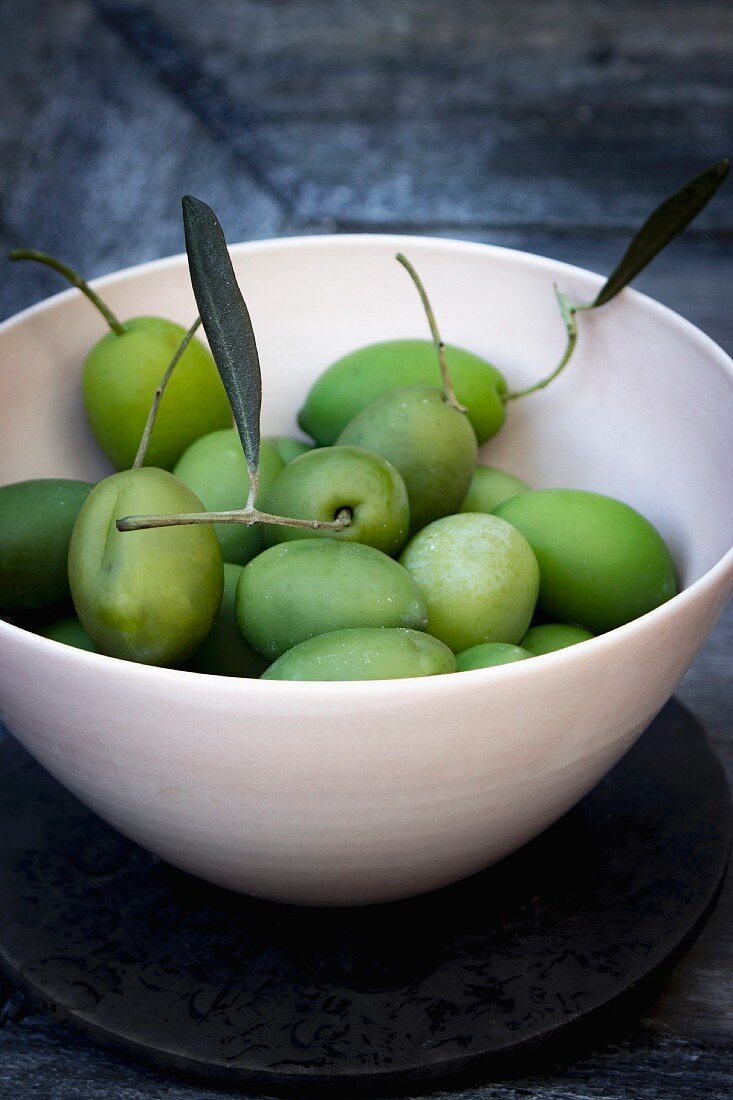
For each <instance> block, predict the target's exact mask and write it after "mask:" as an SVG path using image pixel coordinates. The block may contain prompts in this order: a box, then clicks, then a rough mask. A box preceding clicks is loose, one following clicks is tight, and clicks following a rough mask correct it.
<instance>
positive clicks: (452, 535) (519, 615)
mask: <svg viewBox="0 0 733 1100" xmlns="http://www.w3.org/2000/svg"><path fill="white" fill-rule="evenodd" d="M400 561H401V562H402V564H403V565H404V566H405V568H406V569H407V570H408V572H410V573H411V574H412V576H413V577H414V578H415V580H416V581H417V583H418V585H419V586H420V589H421V590H422V592H423V593H424V595H425V599H426V601H427V605H428V633H430V634H433V635H434V636H435V637H436V638H440V640H441V641H442V642H445V644H446V645H448V646H450V648H451V649H452V650H453V652H454V653H462V652H463V650H465V649H469V648H470V647H472V646H475V645H480V644H481V643H482V642H511V643H512V644H517V643H518V642H519V640H520V639H521V638H522V637H523V636H524V634H525V633H526V630H527V627H528V626H529V624H530V621H531V619H532V612H533V611H534V607H535V603H536V601H537V588H538V584H539V570H538V568H537V562H536V561H535V557H534V554H533V553H532V551H531V549H530V547H529V544H528V543H527V540H526V539H525V538H524V537H523V536H522V535H520V533H519V532H518V531H517V530H515V528H513V527H512V526H511V525H510V524H509V523H505V522H504V521H503V520H499V519H498V517H497V516H487V515H485V514H484V513H482V512H462V513H460V514H459V515H455V516H446V517H445V519H439V520H436V521H435V523H431V524H429V525H428V526H427V527H424V528H423V530H422V531H420V533H419V534H417V535H415V537H414V538H413V539H412V540H411V541H410V542H408V544H407V546H406V547H405V549H404V550H403V551H402V554H401V556H400Z"/></svg>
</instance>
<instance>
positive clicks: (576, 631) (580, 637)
mask: <svg viewBox="0 0 733 1100" xmlns="http://www.w3.org/2000/svg"><path fill="white" fill-rule="evenodd" d="M593 637H594V635H593V634H591V632H590V630H584V629H583V627H582V626H573V625H572V624H571V623H542V624H541V625H540V626H531V627H530V628H529V630H528V631H527V633H526V634H525V635H524V637H523V638H522V646H523V648H524V649H528V650H529V652H530V653H531V654H532V655H533V656H534V657H541V656H542V654H543V653H554V652H555V650H556V649H567V647H568V646H570V645H577V644H578V642H587V641H588V639H589V638H593Z"/></svg>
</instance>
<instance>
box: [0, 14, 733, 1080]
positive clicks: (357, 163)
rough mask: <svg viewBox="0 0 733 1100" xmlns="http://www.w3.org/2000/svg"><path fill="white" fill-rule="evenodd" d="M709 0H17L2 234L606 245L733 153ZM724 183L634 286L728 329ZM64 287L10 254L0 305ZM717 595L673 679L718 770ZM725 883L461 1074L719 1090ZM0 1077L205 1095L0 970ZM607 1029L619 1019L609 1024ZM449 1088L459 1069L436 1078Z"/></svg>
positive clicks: (727, 25) (729, 96)
mask: <svg viewBox="0 0 733 1100" xmlns="http://www.w3.org/2000/svg"><path fill="white" fill-rule="evenodd" d="M732 30H733V9H731V7H730V5H729V4H727V3H724V2H722V0H701V2H698V3H695V4H691V3H689V2H685V0H615V2H614V3H612V4H609V3H603V2H601V0H589V2H587V3H584V4H582V5H578V4H571V3H570V0H547V2H545V3H542V4H537V3H533V2H532V0H514V2H510V0H496V2H494V3H492V4H486V3H484V2H482V0H461V2H458V3H455V4H449V3H446V2H445V0H374V2H373V3H371V4H369V5H365V4H363V3H360V2H358V0H207V3H206V4H200V3H198V2H196V0H139V2H133V0H54V3H53V4H48V3H44V0H6V2H5V3H4V4H3V5H2V7H1V8H0V95H1V96H2V103H3V110H2V111H0V199H1V202H2V205H1V207H0V246H2V248H3V250H4V249H5V248H6V247H9V246H11V245H24V244H27V245H33V246H35V247H39V248H45V249H47V250H50V251H55V252H57V253H59V254H61V255H62V256H63V257H64V258H65V259H67V260H68V261H69V262H71V263H73V264H75V265H76V266H78V267H79V268H80V269H81V270H83V271H84V272H85V273H86V274H88V275H90V276H93V275H98V274H101V273H103V272H106V271H111V270H114V269H116V268H119V267H123V266H127V265H129V264H133V263H137V262H140V261H142V260H146V259H152V258H155V257H157V256H161V255H166V254H169V253H172V252H179V251H181V250H182V248H183V239H182V231H181V224H180V213H179V209H180V205H179V204H180V196H181V195H182V194H183V193H184V192H187V191H188V192H192V193H194V194H197V195H200V196H201V197H202V198H204V199H206V201H208V202H210V203H211V204H212V205H213V206H214V208H215V209H216V211H217V213H218V214H219V215H220V218H221V220H222V224H223V225H224V228H225V230H226V232H227V236H228V238H229V239H230V240H244V239H252V238H261V237H268V236H273V235H282V234H286V233H305V232H333V231H340V230H361V229H366V230H374V231H378V230H381V229H399V230H404V231H406V232H419V233H428V234H442V235H449V236H458V237H465V238H468V239H472V240H487V241H492V242H494V243H499V244H506V245H508V246H511V247H518V248H524V249H526V250H528V251H537V252H540V253H543V254H546V255H552V256H556V257H558V258H560V259H564V260H568V261H570V262H573V263H578V264H580V265H582V266H586V267H590V268H592V269H595V270H598V271H608V270H610V268H611V267H612V266H613V263H614V262H615V261H616V259H617V258H618V256H619V255H620V253H621V251H622V250H623V248H624V246H625V244H626V241H627V239H628V233H629V231H630V230H632V229H633V228H635V227H636V225H637V223H638V222H639V220H640V219H641V218H643V217H644V215H645V214H646V213H647V212H648V211H649V209H650V208H651V207H652V206H653V205H654V204H655V203H656V202H658V201H659V200H660V199H661V198H662V197H664V195H665V194H667V193H668V192H669V191H670V190H671V189H673V188H674V187H675V186H678V185H679V184H680V183H682V182H683V181H684V180H685V179H686V178H688V177H689V176H691V175H693V174H694V173H695V172H696V171H698V170H699V169H700V168H701V167H703V166H704V165H705V164H706V163H707V162H709V161H713V160H715V159H717V158H718V157H719V156H721V155H723V154H725V153H726V152H727V153H728V154H730V153H731V151H733V91H732V89H731V84H730V80H729V75H730V66H731V53H733V49H732V48H731V31H732ZM732 242H733V187H731V186H730V185H728V186H727V188H726V189H725V190H724V191H723V192H721V194H720V195H719V197H718V199H717V200H716V201H715V204H714V206H712V207H711V208H710V210H709V211H707V212H706V213H705V215H704V216H703V218H701V219H700V221H699V223H696V224H695V226H693V228H692V230H691V231H690V232H688V234H687V235H686V237H685V238H684V239H683V240H681V241H678V242H676V243H675V244H674V245H672V246H671V247H670V249H669V252H668V253H667V254H666V256H665V257H664V258H662V259H660V260H657V261H656V263H655V264H654V265H653V266H652V267H651V268H650V269H649V270H648V271H647V272H646V273H644V275H643V276H642V278H641V279H640V280H639V283H638V285H639V287H640V288H642V289H645V290H647V291H648V292H649V293H651V294H652V295H653V296H655V297H657V298H659V299H660V300H662V301H664V302H666V303H667V304H669V305H670V306H672V307H673V308H675V309H677V310H678V311H679V312H681V313H682V314H683V315H684V316H687V317H689V318H690V319H691V320H693V321H694V322H696V323H697V324H699V325H700V326H701V327H702V328H703V329H704V330H705V331H706V332H708V333H709V334H710V335H711V336H713V337H714V338H715V339H716V340H718V341H719V342H720V343H721V344H722V345H723V346H724V347H726V348H727V350H729V351H730V350H733V315H731V311H730V306H729V287H730V283H731V276H732V275H733V245H732ZM58 289H59V283H58V281H57V280H56V279H55V278H54V277H53V276H52V275H51V274H50V273H49V272H47V271H45V270H42V269H40V268H35V267H33V266H32V265H27V266H21V265H18V266H14V267H13V268H12V269H11V268H10V267H9V266H8V265H7V264H5V263H4V262H3V264H2V273H1V277H0V316H2V317H5V316H9V315H10V314H12V313H14V312H16V311H17V310H18V309H20V308H23V307H24V306H26V305H29V304H31V303H32V302H34V301H37V300H40V299H41V298H43V297H45V296H46V295H48V294H50V293H54V292H55V291H56V290H58ZM732 646H733V608H729V609H728V611H727V613H726V614H725V615H724V616H723V619H722V620H721V622H720V624H719V625H718V627H717V629H716V631H715V632H714V633H713V635H712V637H711V638H710V640H709V641H708V643H707V645H706V647H705V649H704V650H703V652H702V653H701V654H700V656H699V657H698V659H697V661H696V663H695V665H694V666H693V668H692V669H691V671H690V672H689V673H688V675H687V677H686V678H685V681H684V682H683V684H682V686H681V689H680V697H681V698H682V700H683V701H684V702H685V703H686V705H687V706H689V707H690V709H691V710H692V711H693V713H694V714H696V715H697V716H698V717H699V718H700V719H701V720H702V721H703V723H704V724H705V726H706V728H707V729H708V731H709V733H710V735H711V737H712V739H713V741H714V743H715V744H716V746H717V748H718V751H719V752H720V754H721V756H722V757H723V759H724V762H725V764H726V767H727V769H728V774H729V776H731V778H732V779H733V739H732V738H731V724H732V721H733V677H732V676H731V657H730V654H731V648H732ZM732 918H733V883H731V880H730V878H729V881H728V885H727V886H726V888H725V890H724V893H723V896H722V898H721V902H720V905H719V907H718V910H717V911H716V913H715V914H714V916H713V918H712V920H711V921H710V923H709V925H708V926H707V928H706V929H705V931H704V932H703V934H702V936H701V937H700V939H699V940H698V942H697V944H696V945H695V946H694V948H693V949H692V951H691V952H690V953H689V955H688V956H687V957H686V958H685V959H684V960H683V961H682V963H681V964H680V965H679V966H678V967H677V969H676V970H675V972H674V973H673V975H672V976H671V978H670V979H669V980H668V982H667V984H666V986H665V988H664V990H663V991H662V992H661V994H660V996H659V997H658V998H657V1000H656V1001H655V1003H654V1004H653V1005H652V1006H651V1007H650V1008H649V1010H648V1011H647V1013H646V1014H645V1016H644V1018H643V1019H642V1020H641V1021H640V1022H638V1023H637V1022H635V1021H629V1020H627V1021H620V1023H619V1028H618V1034H614V1035H613V1036H612V1037H610V1039H609V1037H608V1036H604V1035H598V1036H596V1037H595V1040H594V1044H593V1046H592V1048H590V1049H584V1050H579V1051H575V1052H573V1056H572V1057H568V1058H567V1059H566V1061H565V1062H563V1064H558V1065H556V1066H550V1067H548V1069H547V1072H546V1073H543V1074H542V1076H537V1077H526V1078H522V1079H516V1080H513V1081H503V1082H495V1083H486V1084H482V1085H475V1086H467V1087H466V1088H465V1089H463V1090H459V1091H457V1092H456V1091H453V1092H451V1093H450V1095H452V1096H454V1097H459V1096H460V1097H461V1098H462V1100H469V1098H470V1100H495V1098H496V1100H514V1098H519V1097H527V1096H531V1097H536V1098H537V1100H560V1098H562V1100H584V1098H591V1097H593V1098H596V1097H598V1098H600V1097H604V1098H616V1097H618V1098H619V1100H620V1098H624V1100H625V1098H627V1097H634V1098H640V1100H646V1098H650V1100H651V1098H657V1097H665V1098H668V1100H673V1098H675V1097H680V1098H682V1097H685V1098H697V1097H706V1098H707V1097H711V1098H715V1100H722V1098H723V1097H727V1096H729V1095H730V1094H731V1093H732V1092H733V1074H732V1073H731V1062H732V1059H731V1053H732V1052H733V1008H732V1006H733V978H732V974H733V965H732V964H733V919H732ZM0 1005H1V1006H2V1007H0V1096H3V1097H4V1096H24V1097H25V1096H29V1097H36V1096H37V1097H43V1098H49V1100H71V1098H77V1097H85V1098H89V1100H95V1098H97V1097H99V1098H100V1100H101V1098H105V1100H107V1098H110V1100H114V1098H125V1100H132V1098H142V1097H152V1096H155V1097H168V1098H176V1100H177V1098H179V1097H180V1098H183V1097H186V1098H194V1097H201V1098H204V1097H212V1100H213V1098H214V1097H215V1096H221V1095H222V1093H221V1092H214V1091H212V1090H209V1089H206V1088H202V1087H201V1086H198V1085H195V1084H187V1083H184V1082H178V1081H175V1080H168V1079H166V1078H163V1077H160V1076H158V1075H156V1074H153V1073H152V1072H150V1071H148V1070H146V1069H140V1068H138V1067H136V1066H133V1065H132V1064H131V1063H128V1062H125V1061H123V1060H121V1059H119V1058H117V1057H115V1056H112V1055H108V1054H106V1053H104V1052H102V1051H100V1050H98V1049H96V1048H94V1047H92V1046H91V1045H90V1044H88V1043H87V1042H85V1041H84V1040H81V1039H79V1038H77V1037H76V1036H73V1035H71V1034H69V1033H68V1032H66V1031H65V1030H63V1029H61V1028H59V1027H57V1026H56V1025H54V1024H53V1022H52V1021H50V1020H47V1019H46V1018H45V1017H44V1016H42V1015H41V1014H39V1013H38V1012H36V1011H35V1010H33V1009H32V1008H31V1007H30V1006H29V1005H28V1004H27V1002H26V1001H25V1000H24V998H23V997H21V996H20V994H18V993H17V992H14V991H13V990H12V989H11V988H10V987H8V986H7V985H2V986H0ZM606 1040H608V1041H606ZM439 1095H441V1096H447V1095H449V1094H447V1093H442V1094H439Z"/></svg>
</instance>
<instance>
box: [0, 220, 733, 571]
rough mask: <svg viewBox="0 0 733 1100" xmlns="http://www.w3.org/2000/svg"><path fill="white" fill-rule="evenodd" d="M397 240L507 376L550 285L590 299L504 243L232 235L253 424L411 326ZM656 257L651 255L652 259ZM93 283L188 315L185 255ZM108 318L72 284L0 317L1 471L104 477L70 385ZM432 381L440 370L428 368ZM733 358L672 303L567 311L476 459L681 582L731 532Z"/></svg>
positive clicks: (450, 326)
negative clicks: (594, 503) (552, 490)
mask: <svg viewBox="0 0 733 1100" xmlns="http://www.w3.org/2000/svg"><path fill="white" fill-rule="evenodd" d="M398 249H402V250H403V251H405V252H406V253H407V255H408V256H410V258H412V259H413V261H414V262H415V264H416V266H417V267H418V270H419V271H420V273H421V275H422V277H423V279H424V281H425V284H426V286H427V289H428V292H429V294H430V296H431V299H432V302H433V306H434V308H435V312H436V315H437V318H438V322H439V325H440V328H441V331H442V335H443V337H444V339H445V340H446V341H448V342H451V343H456V344H461V345H463V346H465V347H467V348H470V349H471V350H473V351H475V352H477V353H479V354H481V355H483V356H486V357H487V358H488V359H490V360H491V361H492V362H493V363H495V364H496V365H497V366H498V367H499V368H500V369H501V370H502V371H504V373H505V374H506V376H507V379H508V381H509V384H510V387H511V388H517V387H520V386H523V385H526V384H528V383H530V382H531V381H532V380H535V379H537V378H539V377H541V376H543V375H544V374H546V373H547V372H548V371H549V370H550V369H551V368H552V366H553V365H554V364H555V362H556V361H557V359H558V358H559V356H560V354H561V351H562V349H563V346H564V329H563V325H562V323H561V321H560V318H559V315H558V311H557V307H556V304H555V299H554V295H553V291H552V283H553V281H557V282H558V284H559V285H560V287H561V288H562V289H563V290H565V291H566V292H568V293H569V294H570V295H571V296H572V297H573V298H574V299H575V300H577V301H585V300H588V299H589V298H590V297H592V295H593V294H594V292H595V291H596V289H597V287H598V285H599V283H600V279H599V277H598V276H595V275H592V274H589V273H587V272H583V271H580V270H579V269H577V268H572V267H568V266H566V265H563V264H560V263H556V262H553V261H551V260H546V259H541V258H538V257H534V256H530V255H527V254H523V253H519V252H514V251H511V250H506V249H501V248H493V247H488V246H482V245H472V244H466V243H463V242H453V241H443V240H433V239H424V238H410V237H396V236H372V237H369V236H356V237H355V236H342V237H320V238H301V239H296V240H281V241H270V242H262V243H253V244H246V245H239V246H235V247H234V248H233V250H232V252H233V257H234V263H235V269H236V271H237V276H238V278H239V281H240V285H241V287H242V291H243V293H244V296H245V298H246V300H247V302H248V305H249V308H250V312H251V314H252V318H253V322H254V326H255V331H256V334H257V340H258V345H259V350H260V359H261V363H262V374H263V417H262V428H263V432H265V433H268V432H282V433H293V432H294V431H296V427H295V414H296V413H297V410H298V408H299V407H300V405H301V403H302V401H303V398H304V396H305V393H306V391H307V388H308V386H309V385H310V383H311V382H312V381H313V380H314V379H315V378H316V377H317V376H318V374H319V373H320V372H321V371H322V370H323V368H324V367H325V366H326V365H327V364H328V363H330V362H331V361H332V360H334V359H335V358H337V357H338V356H340V355H342V354H344V353H345V352H347V351H350V350H352V349H353V348H355V347H358V346H360V345H362V344H365V343H369V342H371V341H376V340H384V339H391V338H395V337H400V336H425V335H427V334H428V333H427V326H426V322H425V318H424V316H423V313H422V310H421V306H420V303H419V300H418V297H417V295H416V293H415V290H414V288H413V287H412V284H411V283H410V281H409V279H408V277H407V275H406V273H405V272H404V271H403V270H402V268H401V267H400V266H399V265H398V264H397V263H395V261H394V259H393V257H394V253H395V252H396V251H397V250H398ZM659 262H664V260H663V259H662V260H661V261H659ZM96 285H98V286H99V287H100V288H101V289H102V290H103V293H104V296H105V297H106V298H107V299H108V300H109V302H110V304H111V305H112V306H113V308H114V309H115V310H116V311H117V312H118V313H119V314H120V315H121V316H122V317H130V316H134V315H136V314H137V315H139V314H147V313H156V314H161V315H163V316H169V317H171V318H173V319H175V320H178V321H180V322H181V323H184V324H188V323H190V321H191V319H192V318H193V317H194V316H195V305H194V301H193V296H192V293H191V288H190V283H189V279H188V269H187V264H186V260H185V257H182V256H179V257H173V258H172V259H169V260H164V261H160V262H157V263H154V264H148V265H145V266H143V267H140V268H134V269H130V270H129V271H126V272H122V273H120V274H118V275H114V276H109V277H108V278H106V279H103V280H100V281H99V282H98V284H96ZM103 333H104V325H103V323H102V322H101V319H100V318H99V317H98V316H97V315H96V313H95V311H94V310H93V309H92V308H91V306H90V305H89V304H88V303H87V302H86V301H84V300H83V299H82V298H81V296H80V295H78V294H77V293H76V292H74V291H70V292H67V293H64V294H62V295H59V296H58V297H57V298H55V299H52V300H51V301H49V302H48V303H44V304H42V305H41V306H38V307H35V308H34V309H32V310H29V311H26V312H25V313H24V314H21V315H20V316H19V317H17V318H15V319H13V320H11V321H9V322H6V324H5V325H3V326H2V327H1V328H0V394H2V405H1V407H0V481H2V482H10V481H16V480H22V479H25V478H30V477H50V476H67V477H85V478H90V479H94V478H97V477H99V476H102V475H103V474H104V473H106V472H108V467H107V465H106V463H105V460H104V459H103V458H102V457H101V456H100V454H99V452H98V450H97V448H96V445H95V444H94V441H93V439H92V438H91V435H90V433H89V430H88V428H87V425H86V422H85V418H84V414H83V409H82V405H81V396H80V385H79V380H80V371H81V364H82V362H83V359H84V355H85V354H86V352H87V351H88V350H89V348H90V346H91V345H92V343H93V342H94V341H95V340H96V339H97V338H99V336H101V335H102V334H103ZM436 378H437V368H436ZM732 422H733V372H732V371H731V364H730V360H728V358H727V357H726V356H725V355H724V353H723V352H722V351H721V350H720V349H719V348H717V347H716V346H715V345H714V344H713V343H712V342H711V341H710V340H708V339H707V338H706V337H705V336H703V335H702V334H701V333H700V332H699V331H698V330H696V329H695V328H693V326H691V325H689V324H687V323H686V322H684V321H682V320H681V319H680V318H679V317H677V316H676V315H675V314H673V313H671V312H670V311H669V310H666V309H664V308H663V307H661V306H659V305H658V304H656V303H654V302H652V301H651V300H649V299H647V298H645V297H644V296H642V295H639V294H636V293H635V292H633V291H625V292H624V293H623V294H622V295H621V296H620V297H619V298H618V299H616V300H615V301H614V302H612V303H611V304H609V305H608V306H606V307H605V308H603V309H601V310H599V311H597V312H594V313H592V314H585V315H581V316H580V339H579V343H578V348H577V351H576V354H575V357H574V358H573V360H572V361H571V364H570V365H569V367H568V368H567V370H566V371H565V373H564V375H563V376H562V377H561V378H559V379H558V380H557V381H556V382H555V383H554V384H553V385H552V386H551V387H549V388H548V389H547V390H544V391H542V392H541V393H539V394H535V395H533V396H531V397H528V398H526V399H522V400H519V401H516V402H512V403H511V405H510V407H509V415H508V421H507V424H506V425H505V427H504V428H503V430H502V431H501V432H500V434H499V435H498V436H497V437H496V439H494V440H491V441H490V442H489V443H488V444H487V445H486V446H485V447H484V449H483V456H482V460H483V461H484V462H487V463H491V464H494V465H498V466H502V467H504V468H506V469H508V470H511V471H512V472H514V473H516V474H518V475H519V476H521V477H523V478H525V479H526V480H527V481H529V482H530V484H532V485H534V486H536V487H545V486H569V487H576V488H585V489H593V490H596V491H598V492H604V493H608V494H610V495H612V496H616V497H619V498H620V499H622V500H625V501H627V502H628V503H630V504H632V505H634V506H635V507H636V508H638V509H639V510H640V511H641V512H642V513H643V514H644V515H646V516H647V517H648V518H649V519H650V520H651V521H652V522H653V523H655V524H656V525H657V526H658V527H659V529H660V530H661V531H662V533H663V534H664V536H665V538H666V539H667V541H668V543H669V545H670V548H671V550H672V553H673V555H674V557H675V560H676V562H677V566H678V570H679V573H680V580H681V581H682V583H683V584H684V585H688V584H690V583H691V582H692V581H694V580H697V579H698V578H699V577H701V576H702V575H703V574H704V573H705V572H706V571H707V570H708V569H710V568H711V567H712V566H713V565H714V564H715V563H716V561H718V559H719V558H721V557H722V556H723V555H724V554H725V553H726V552H727V551H728V549H729V547H730V546H731V543H733V500H732V499H731V493H730V485H731V484H732V483H733V448H731V446H730V425H731V423H732Z"/></svg>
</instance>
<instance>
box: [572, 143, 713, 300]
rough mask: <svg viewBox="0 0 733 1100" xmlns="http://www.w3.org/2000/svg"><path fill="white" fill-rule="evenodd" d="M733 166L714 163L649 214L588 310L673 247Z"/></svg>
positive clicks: (614, 293) (621, 287) (616, 292)
mask: <svg viewBox="0 0 733 1100" xmlns="http://www.w3.org/2000/svg"><path fill="white" fill-rule="evenodd" d="M729 168H730V165H729V163H728V161H727V160H719V161H717V162H716V163H715V164H711V165H710V167H709V168H706V169H705V171H704V172H700V174H699V175H698V176H695V178H694V179H692V180H690V181H689V183H686V184H685V186H684V187H682V188H680V190H679V191H675V193H674V195H670V197H669V198H668V199H665V200H664V202H663V203H662V204H661V205H660V206H658V207H657V208H656V210H655V211H654V212H653V213H652V214H650V215H649V217H648V218H647V220H646V221H645V222H644V224H643V225H642V227H641V229H640V230H639V231H638V232H637V233H636V234H635V236H634V238H633V239H632V241H631V243H630V244H629V247H628V248H627V249H626V251H625V252H624V254H623V256H622V257H621V260H620V261H619V263H618V264H617V265H616V267H615V268H614V269H613V271H612V272H611V274H610V275H609V276H608V278H607V279H606V282H605V283H604V285H603V286H602V287H601V290H600V291H599V293H598V294H597V295H596V297H595V298H594V299H593V301H592V302H590V303H589V304H588V305H587V306H584V307H581V308H585V309H594V308H595V307H596V306H602V305H605V304H606V302H610V301H611V299H612V298H615V297H616V295H617V294H618V293H619V291H621V290H623V288H624V287H625V286H628V284H629V283H630V282H631V281H632V279H635V278H636V276H637V275H638V274H639V273H640V272H641V271H643V270H644V268H645V267H646V266H647V264H649V263H651V261H652V260H653V259H654V257H655V256H656V255H657V253H658V252H661V250H662V249H663V248H664V247H665V245H667V244H669V242H670V241H671V240H673V239H674V238H675V237H676V236H677V235H678V234H679V233H681V232H682V230H683V229H685V228H686V226H688V225H689V224H690V222H691V221H692V220H693V218H696V217H697V215H698V214H699V213H700V211H701V210H702V209H703V208H704V207H705V206H707V204H708V202H709V201H710V199H711V198H712V197H713V195H714V194H715V192H716V191H717V190H718V188H719V187H720V185H721V183H722V182H723V180H724V179H725V177H726V176H727V175H728V169H729Z"/></svg>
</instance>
